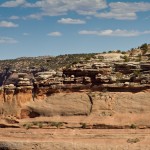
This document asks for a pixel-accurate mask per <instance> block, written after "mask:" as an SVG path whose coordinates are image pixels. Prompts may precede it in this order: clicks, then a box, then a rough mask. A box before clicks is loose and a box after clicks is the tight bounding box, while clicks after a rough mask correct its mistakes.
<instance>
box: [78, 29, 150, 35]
mask: <svg viewBox="0 0 150 150" xmlns="http://www.w3.org/2000/svg"><path fill="white" fill-rule="evenodd" d="M79 34H82V35H97V36H117V37H134V36H139V35H143V34H150V30H149V31H143V32H140V31H134V30H131V31H128V30H120V29H116V30H111V29H108V30H101V31H91V30H82V31H79Z"/></svg>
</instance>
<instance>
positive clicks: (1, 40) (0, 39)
mask: <svg viewBox="0 0 150 150" xmlns="http://www.w3.org/2000/svg"><path fill="white" fill-rule="evenodd" d="M15 43H18V41H17V40H15V39H14V38H11V37H0V44H15Z"/></svg>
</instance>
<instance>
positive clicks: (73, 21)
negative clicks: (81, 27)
mask: <svg viewBox="0 0 150 150" xmlns="http://www.w3.org/2000/svg"><path fill="white" fill-rule="evenodd" d="M57 22H58V23H62V24H85V23H86V22H85V21H84V20H80V19H72V18H61V19H60V20H58V21H57Z"/></svg>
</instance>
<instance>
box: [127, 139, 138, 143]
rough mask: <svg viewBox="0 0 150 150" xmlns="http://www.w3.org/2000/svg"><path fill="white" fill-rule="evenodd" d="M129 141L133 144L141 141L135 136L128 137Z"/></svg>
mask: <svg viewBox="0 0 150 150" xmlns="http://www.w3.org/2000/svg"><path fill="white" fill-rule="evenodd" d="M127 142H128V143H131V144H132V143H137V142H140V139H138V138H135V139H128V140H127Z"/></svg>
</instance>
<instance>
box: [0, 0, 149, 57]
mask: <svg viewBox="0 0 150 150" xmlns="http://www.w3.org/2000/svg"><path fill="white" fill-rule="evenodd" d="M143 43H150V1H149V0H120V1H119V0H1V1H0V59H11V58H17V57H24V56H41V55H42V56H43V55H53V56H55V55H60V54H68V53H92V52H96V53H97V52H103V51H109V50H115V49H120V50H129V49H131V48H133V47H138V46H140V45H141V44H143Z"/></svg>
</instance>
